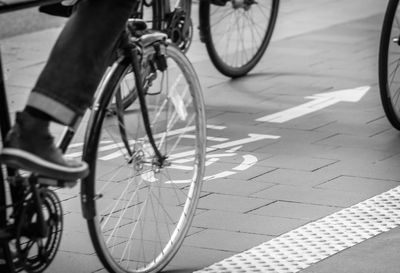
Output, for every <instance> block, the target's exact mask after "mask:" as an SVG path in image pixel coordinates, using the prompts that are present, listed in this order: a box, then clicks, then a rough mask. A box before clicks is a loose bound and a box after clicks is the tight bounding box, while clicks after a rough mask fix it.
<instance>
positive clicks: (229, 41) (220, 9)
mask: <svg viewBox="0 0 400 273" xmlns="http://www.w3.org/2000/svg"><path fill="white" fill-rule="evenodd" d="M146 7H150V8H151V9H146ZM191 8H192V0H156V1H154V0H150V1H149V0H141V1H140V3H139V5H138V7H137V11H136V13H135V14H134V16H135V17H139V18H145V20H146V22H149V23H151V25H152V28H153V29H156V30H160V31H163V32H165V33H167V34H168V37H170V39H171V40H172V41H173V42H174V43H175V44H176V45H178V46H179V48H180V49H181V50H182V51H184V52H186V51H187V50H188V48H189V46H190V44H191V40H192V38H193V23H192V19H191ZM278 9H279V0H263V1H256V0H200V1H199V19H200V24H199V30H200V40H201V41H202V42H203V43H205V45H206V48H207V52H208V55H209V56H210V59H211V61H212V63H213V64H214V66H215V67H216V68H217V70H218V71H219V72H221V73H222V74H223V75H225V76H228V77H232V78H236V77H241V76H244V75H246V74H247V73H249V72H250V71H251V70H252V69H253V68H254V67H255V66H256V65H257V63H258V62H259V61H260V60H261V58H262V56H263V55H264V53H265V51H266V49H267V47H268V44H269V42H270V40H271V36H272V33H273V31H274V28H275V23H276V19H277V16H278Z"/></svg>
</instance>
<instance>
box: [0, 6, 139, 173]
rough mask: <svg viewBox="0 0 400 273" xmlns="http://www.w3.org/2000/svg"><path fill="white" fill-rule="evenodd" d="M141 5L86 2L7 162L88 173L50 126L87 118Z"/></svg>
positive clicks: (17, 128)
mask: <svg viewBox="0 0 400 273" xmlns="http://www.w3.org/2000/svg"><path fill="white" fill-rule="evenodd" d="M135 2H136V1H132V0H112V1H109V0H82V1H81V3H80V4H79V7H78V9H77V11H76V12H75V13H74V14H73V15H72V16H71V18H70V19H69V20H68V22H67V24H66V25H65V27H64V29H63V30H62V32H61V34H60V36H59V37H58V39H57V41H56V44H55V45H54V47H53V49H52V52H51V54H50V57H49V60H48V62H47V64H46V66H45V68H44V69H43V71H42V73H41V74H40V76H39V78H38V81H37V83H36V85H35V87H34V88H33V90H32V92H31V94H30V96H29V99H28V102H27V107H26V108H25V109H24V111H23V112H21V113H18V114H17V117H16V123H15V125H14V127H13V128H12V130H11V131H10V133H9V135H8V137H7V139H6V141H5V145H4V148H3V150H2V152H1V155H0V160H1V161H2V162H3V163H5V164H8V165H12V166H14V167H17V168H21V169H25V170H28V171H31V172H35V173H39V174H41V175H45V176H49V177H53V178H58V179H64V180H75V179H78V178H81V177H84V176H85V175H87V174H88V170H87V164H86V163H84V162H76V161H70V160H66V159H65V158H64V157H63V155H62V153H61V151H60V150H59V149H57V148H56V147H55V145H54V141H53V138H52V136H51V135H50V132H49V123H50V121H55V122H58V123H61V124H64V125H72V124H74V123H75V121H76V120H78V119H79V118H80V117H81V116H82V115H83V114H84V112H85V110H86V109H87V107H88V106H89V105H90V104H91V102H92V99H93V94H94V92H95V90H96V87H97V85H98V83H99V81H100V79H101V77H102V76H103V73H104V72H105V70H106V67H107V61H108V60H109V58H110V55H111V53H112V50H113V47H114V45H115V43H116V41H117V40H118V38H119V35H120V34H121V32H122V30H123V28H124V25H125V23H126V21H127V19H128V18H129V15H130V13H131V10H132V7H133V5H134V4H135Z"/></svg>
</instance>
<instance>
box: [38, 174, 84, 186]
mask: <svg viewBox="0 0 400 273" xmlns="http://www.w3.org/2000/svg"><path fill="white" fill-rule="evenodd" d="M37 182H38V183H39V184H41V185H46V186H51V187H60V188H73V187H75V186H76V184H78V181H77V180H74V181H64V180H57V179H54V178H48V177H38V178H37Z"/></svg>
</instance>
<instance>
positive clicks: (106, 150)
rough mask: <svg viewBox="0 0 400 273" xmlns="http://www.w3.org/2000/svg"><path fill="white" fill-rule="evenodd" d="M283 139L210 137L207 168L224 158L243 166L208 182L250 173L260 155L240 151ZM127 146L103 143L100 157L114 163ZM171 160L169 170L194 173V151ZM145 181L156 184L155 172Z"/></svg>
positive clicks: (78, 145) (76, 154) (76, 155)
mask: <svg viewBox="0 0 400 273" xmlns="http://www.w3.org/2000/svg"><path fill="white" fill-rule="evenodd" d="M207 129H208V132H209V134H210V135H212V131H213V130H224V129H226V126H218V125H207ZM187 133H188V134H187V137H192V136H191V135H190V131H188V132H187ZM279 138H280V136H275V135H266V134H252V133H250V134H248V136H247V137H244V138H241V139H236V140H230V139H229V138H224V137H213V136H208V137H207V143H208V147H207V154H206V162H205V165H206V167H208V166H211V165H213V164H215V163H217V162H220V161H223V159H226V158H235V157H236V160H235V162H236V161H239V163H238V164H235V166H234V167H233V168H231V169H230V170H221V171H218V172H216V173H214V174H211V175H207V176H205V177H204V180H205V181H209V180H214V179H219V178H224V177H228V176H231V175H234V174H236V173H238V172H243V171H246V170H248V169H249V168H251V167H252V166H254V165H255V164H256V163H257V162H258V159H257V157H256V156H254V155H252V154H243V153H239V150H240V149H241V148H242V147H243V146H244V145H246V144H249V143H252V142H257V141H263V140H268V139H269V140H275V139H279ZM210 144H211V145H210ZM70 146H71V147H72V148H81V147H82V146H83V143H75V144H72V145H70ZM123 147H124V144H123V143H122V142H121V143H115V142H111V141H109V142H108V141H103V142H101V148H100V151H101V152H102V154H101V155H100V157H99V159H100V160H103V161H109V160H114V159H116V158H118V157H123V156H126V154H124V152H123V149H121V148H123ZM148 148H150V147H148ZM67 156H68V157H70V158H79V157H81V156H82V152H80V151H79V152H71V153H68V154H67ZM238 157H239V158H238ZM169 159H170V161H171V164H170V166H168V168H173V169H178V170H182V171H188V170H192V169H193V164H190V163H192V162H193V161H194V160H195V159H194V157H193V152H192V151H187V152H183V153H178V154H172V155H171V156H170V158H169ZM142 178H143V179H144V180H146V181H148V182H155V178H154V175H153V173H152V172H147V173H145V174H142ZM171 182H173V183H176V184H184V183H189V182H190V181H189V180H174V181H169V183H171ZM167 183H168V182H167Z"/></svg>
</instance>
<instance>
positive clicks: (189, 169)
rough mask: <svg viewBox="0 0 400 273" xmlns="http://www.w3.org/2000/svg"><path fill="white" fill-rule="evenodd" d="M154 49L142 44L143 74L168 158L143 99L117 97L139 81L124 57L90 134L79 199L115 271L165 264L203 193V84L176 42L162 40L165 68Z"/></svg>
mask: <svg viewBox="0 0 400 273" xmlns="http://www.w3.org/2000/svg"><path fill="white" fill-rule="evenodd" d="M155 52H156V51H155V48H153V47H149V48H146V49H145V50H144V56H143V61H142V72H141V73H140V74H142V75H145V76H144V77H143V78H144V79H145V80H144V83H143V85H144V86H145V91H146V95H145V100H146V104H147V108H148V115H149V118H150V125H151V129H152V134H153V137H154V139H155V143H156V145H157V148H158V150H159V151H160V152H161V154H162V155H163V156H164V157H165V160H164V161H163V163H162V164H160V162H159V160H158V158H157V157H156V155H155V152H154V150H153V148H152V146H151V144H150V143H149V138H148V137H147V136H146V131H145V129H144V124H143V118H142V114H141V110H140V106H139V102H138V101H139V100H138V99H137V100H135V101H134V102H133V103H132V104H131V105H130V107H129V108H127V109H126V110H123V106H122V104H121V103H120V100H121V96H120V94H119V92H121V91H120V90H122V89H127V88H128V89H132V90H133V89H134V88H135V83H134V81H133V80H132V78H133V77H132V71H134V70H135V69H133V70H132V69H131V65H130V63H129V62H127V61H125V62H124V61H123V62H121V63H120V64H119V66H118V68H117V69H116V70H114V73H113V74H112V76H111V78H110V80H109V82H108V83H107V84H106V87H105V92H103V93H104V95H102V96H101V97H100V99H99V100H98V101H97V104H98V105H99V110H98V111H95V112H94V113H93V114H92V117H91V119H90V124H89V129H88V133H87V141H86V144H85V149H84V159H85V160H86V161H87V162H88V164H89V166H90V170H91V174H90V175H89V177H88V178H87V179H86V181H85V182H84V183H83V184H82V193H83V196H82V201H83V206H84V211H85V217H86V218H87V222H88V226H89V231H90V235H91V239H92V241H93V243H94V246H95V249H96V252H97V254H98V256H99V258H100V259H101V261H102V263H103V264H104V266H105V267H106V269H107V270H109V271H110V272H118V273H119V272H158V271H159V270H161V269H162V268H163V267H165V266H166V265H167V264H168V262H169V261H170V260H171V259H172V258H173V256H174V255H175V254H176V252H177V251H178V249H179V247H180V245H181V244H182V242H183V239H184V238H185V236H186V234H187V232H188V230H189V227H190V225H191V222H192V219H193V217H194V214H195V210H196V207H197V203H198V199H199V197H200V192H201V185H202V179H203V175H204V161H205V126H206V123H205V114H204V103H203V97H202V92H201V88H200V84H199V81H198V79H197V77H196V74H195V72H194V70H193V68H192V66H191V65H190V63H189V61H188V60H187V59H186V58H185V56H184V55H183V53H181V52H180V51H179V50H178V49H176V48H175V47H173V46H164V45H161V53H162V55H164V56H166V60H167V65H168V66H167V69H166V70H164V71H161V70H163V69H162V68H160V67H159V66H158V65H157V60H159V56H160V55H157V54H155ZM156 55H157V56H158V57H156ZM160 69H161V70H160ZM110 94H113V95H112V96H111V95H110ZM112 101H116V104H115V105H116V106H117V110H116V111H117V114H116V115H107V114H106V113H107V112H108V111H109V110H107V107H104V106H106V105H108V104H109V103H110V102H112ZM94 109H96V108H94Z"/></svg>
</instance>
